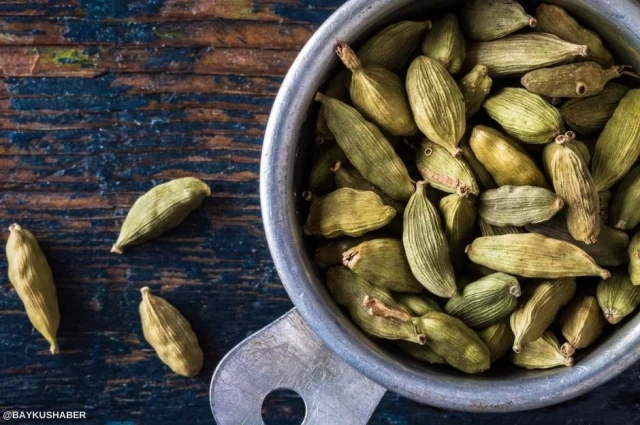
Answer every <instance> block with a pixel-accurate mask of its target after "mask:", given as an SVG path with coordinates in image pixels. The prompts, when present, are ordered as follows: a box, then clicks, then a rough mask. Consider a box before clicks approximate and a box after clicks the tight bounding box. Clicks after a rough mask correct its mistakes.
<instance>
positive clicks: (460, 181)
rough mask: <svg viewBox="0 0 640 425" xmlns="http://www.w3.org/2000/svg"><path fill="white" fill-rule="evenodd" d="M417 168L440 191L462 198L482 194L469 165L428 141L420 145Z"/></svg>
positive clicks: (425, 140)
mask: <svg viewBox="0 0 640 425" xmlns="http://www.w3.org/2000/svg"><path fill="white" fill-rule="evenodd" d="M416 166H417V167H418V171H419V172H420V174H421V175H422V177H423V178H424V179H425V180H426V181H428V182H429V184H430V185H431V186H433V187H435V188H436V189H438V190H441V191H443V192H447V193H457V194H459V195H460V196H467V195H468V194H472V195H478V194H479V193H480V188H479V187H478V183H477V182H476V179H475V177H474V175H473V172H472V171H471V168H470V167H469V165H468V163H467V162H466V161H465V160H464V159H462V158H456V157H453V156H451V155H450V154H449V152H448V151H447V149H446V148H444V147H442V146H440V145H437V144H435V143H433V142H431V141H429V140H427V139H424V140H423V142H422V144H421V145H420V149H419V150H418V155H417V157H416Z"/></svg>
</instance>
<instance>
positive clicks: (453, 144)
mask: <svg viewBox="0 0 640 425" xmlns="http://www.w3.org/2000/svg"><path fill="white" fill-rule="evenodd" d="M407 94H408V95H409V103H410V104H411V110H412V111H413V115H414V118H415V120H416V124H417V125H418V128H419V129H420V131H422V133H423V134H424V135H425V136H427V138H428V139H429V140H431V141H433V142H435V143H437V144H439V145H440V146H443V147H445V148H447V150H449V152H451V154H452V155H453V156H458V155H460V149H458V142H459V141H460V139H461V138H462V136H463V135H464V131H465V127H466V119H465V106H464V98H463V97H462V92H461V91H460V89H459V88H458V85H457V84H456V82H455V80H454V79H453V77H451V75H450V74H449V72H447V70H446V69H445V68H444V67H443V66H442V65H441V64H440V62H438V61H436V60H434V59H431V58H428V57H426V56H420V57H418V58H416V59H415V60H414V61H413V62H412V63H411V66H409V71H408V72H407Z"/></svg>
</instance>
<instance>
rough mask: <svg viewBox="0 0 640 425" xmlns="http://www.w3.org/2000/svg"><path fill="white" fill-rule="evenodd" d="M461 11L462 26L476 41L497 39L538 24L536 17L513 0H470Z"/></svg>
mask: <svg viewBox="0 0 640 425" xmlns="http://www.w3.org/2000/svg"><path fill="white" fill-rule="evenodd" d="M460 12H461V14H462V20H461V24H462V28H463V29H464V31H465V33H466V34H467V35H468V36H469V37H470V38H471V39H472V40H476V41H489V40H496V39H498V38H503V37H505V36H507V35H509V34H511V33H513V32H516V31H518V30H519V29H522V28H526V27H531V28H533V27H535V26H536V19H535V18H534V17H533V16H531V15H529V14H528V13H527V12H525V10H524V8H523V7H522V6H521V5H520V3H518V2H516V1H512V0H468V1H466V2H465V3H464V5H463V6H462V8H461V9H460Z"/></svg>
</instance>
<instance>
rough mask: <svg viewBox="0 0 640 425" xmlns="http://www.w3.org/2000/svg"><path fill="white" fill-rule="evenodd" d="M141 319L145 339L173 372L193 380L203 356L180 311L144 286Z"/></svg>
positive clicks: (200, 366) (200, 367) (198, 370)
mask: <svg viewBox="0 0 640 425" xmlns="http://www.w3.org/2000/svg"><path fill="white" fill-rule="evenodd" d="M141 292H142V302H141V303H140V309H139V310H140V320H141V322H142V332H143V334H144V338H145V339H146V340H147V342H148V343H149V344H151V346H152V347H153V349H154V350H155V351H156V353H157V354H158V357H160V360H162V362H163V363H164V364H166V365H167V366H169V367H170V368H171V370H173V371H174V372H175V373H177V374H179V375H182V376H186V377H189V378H193V377H194V376H196V375H197V374H198V372H200V369H202V362H203V355H202V349H201V348H200V345H199V344H198V337H196V334H195V333H194V332H193V329H192V328H191V325H190V324H189V322H188V321H187V319H185V317H184V316H183V315H182V314H180V312H179V311H178V310H177V309H176V308H175V307H174V306H172V305H171V304H169V303H168V302H167V301H165V300H164V299H162V298H160V297H157V296H155V295H151V291H150V290H149V288H148V287H144V288H142V290H141Z"/></svg>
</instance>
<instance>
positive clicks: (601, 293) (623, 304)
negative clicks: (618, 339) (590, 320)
mask: <svg viewBox="0 0 640 425" xmlns="http://www.w3.org/2000/svg"><path fill="white" fill-rule="evenodd" d="M596 297H597V298H598V304H600V308H601V309H602V312H603V313H604V317H605V319H607V321H608V322H609V323H611V324H612V325H615V324H616V323H619V322H620V321H621V320H622V319H624V318H625V317H627V316H628V315H629V314H631V313H632V312H633V310H635V309H636V307H638V304H640V286H636V285H634V284H633V283H632V282H631V278H630V277H629V275H628V274H627V273H625V272H622V271H618V272H614V273H613V275H612V276H611V279H608V280H601V281H600V283H599V284H598V289H597V292H596Z"/></svg>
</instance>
